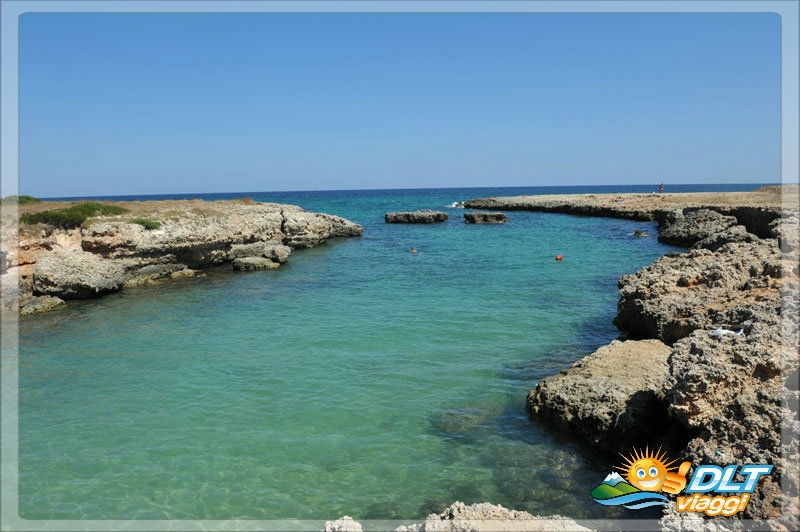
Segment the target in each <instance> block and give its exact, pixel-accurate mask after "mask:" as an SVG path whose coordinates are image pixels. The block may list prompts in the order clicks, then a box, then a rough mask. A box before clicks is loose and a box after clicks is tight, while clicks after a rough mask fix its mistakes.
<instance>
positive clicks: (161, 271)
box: [123, 264, 194, 288]
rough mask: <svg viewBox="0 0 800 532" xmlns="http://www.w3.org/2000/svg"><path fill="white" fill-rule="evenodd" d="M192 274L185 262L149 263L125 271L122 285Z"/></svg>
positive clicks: (192, 271)
mask: <svg viewBox="0 0 800 532" xmlns="http://www.w3.org/2000/svg"><path fill="white" fill-rule="evenodd" d="M192 275H194V270H191V269H189V268H187V267H186V265H185V264H150V265H148V266H143V267H141V268H136V269H133V270H131V271H129V272H127V273H126V274H125V280H124V282H123V286H124V287H125V288H130V287H133V286H139V285H146V284H152V283H155V282H158V281H161V280H163V279H177V278H178V277H190V276H192Z"/></svg>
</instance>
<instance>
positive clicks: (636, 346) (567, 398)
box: [525, 340, 670, 451]
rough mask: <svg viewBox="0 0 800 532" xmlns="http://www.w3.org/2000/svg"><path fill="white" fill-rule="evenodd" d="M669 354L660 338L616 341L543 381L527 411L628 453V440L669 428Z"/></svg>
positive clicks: (606, 446)
mask: <svg viewBox="0 0 800 532" xmlns="http://www.w3.org/2000/svg"><path fill="white" fill-rule="evenodd" d="M669 354H670V348H669V346H667V345H665V344H664V343H662V342H660V341H659V340H641V341H634V340H630V341H626V342H620V341H617V340H614V341H613V342H611V343H610V344H609V345H606V346H603V347H601V348H600V349H598V350H597V351H595V352H594V353H592V354H591V355H589V356H587V357H586V358H584V359H582V360H580V361H578V362H576V363H575V364H573V365H572V366H571V367H569V368H568V369H566V370H564V371H562V372H560V373H559V374H557V375H553V376H551V377H545V378H543V379H542V380H540V381H539V383H538V384H537V385H536V388H534V389H533V390H531V391H530V393H528V397H527V400H526V402H525V406H526V409H527V410H528V413H530V414H532V415H534V416H539V417H541V418H545V419H548V420H550V421H551V422H553V423H554V424H556V425H558V426H559V427H561V428H563V429H566V430H568V431H570V432H573V433H575V434H578V435H580V436H582V437H583V438H584V439H586V440H587V441H590V442H592V443H594V444H600V445H601V446H602V447H603V448H606V449H610V450H614V451H626V450H627V448H626V445H627V443H628V442H631V441H637V440H642V441H643V439H647V438H648V437H650V436H651V435H652V434H658V433H660V432H661V430H662V428H663V427H662V426H661V425H662V423H663V419H664V416H665V415H666V414H665V408H664V406H663V402H664V386H663V385H664V382H665V381H666V380H667V378H668V377H669V365H668V363H667V358H668V357H669ZM643 420H646V423H643V422H642V421H643ZM620 443H622V445H620Z"/></svg>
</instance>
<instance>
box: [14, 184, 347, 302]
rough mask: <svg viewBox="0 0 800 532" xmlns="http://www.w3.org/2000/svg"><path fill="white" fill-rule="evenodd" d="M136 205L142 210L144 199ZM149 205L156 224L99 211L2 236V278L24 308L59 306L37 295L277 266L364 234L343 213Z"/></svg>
mask: <svg viewBox="0 0 800 532" xmlns="http://www.w3.org/2000/svg"><path fill="white" fill-rule="evenodd" d="M133 205H134V207H135V208H139V209H141V206H140V204H139V203H138V202H136V203H135V204H133ZM145 205H146V207H147V208H148V212H152V214H151V216H152V217H153V218H154V220H155V221H157V222H158V224H157V225H156V226H157V228H155V229H146V228H145V227H143V226H142V225H140V224H138V223H132V218H133V216H134V215H133V214H131V215H130V216H128V217H125V216H99V217H95V218H91V219H89V220H88V221H87V223H85V224H84V227H82V228H79V229H72V230H69V231H64V230H59V229H55V230H53V229H50V230H41V231H40V230H39V229H36V228H34V229H35V230H31V228H27V229H26V230H27V232H24V231H21V232H20V238H19V240H18V241H14V240H13V239H8V240H7V241H6V240H4V244H5V243H6V242H11V243H12V244H14V245H11V246H7V247H6V248H5V251H6V254H5V259H6V270H7V272H6V273H5V274H3V282H4V284H8V283H6V280H7V279H11V278H12V277H13V278H14V279H16V280H18V281H16V280H15V282H18V283H19V287H20V288H19V299H18V303H21V304H22V313H23V314H24V313H29V312H34V311H39V310H45V309H49V308H52V307H53V303H54V301H53V300H37V299H36V298H35V296H45V295H46V296H53V297H58V298H61V299H78V298H87V297H97V296H101V295H103V294H107V293H109V292H113V291H116V290H119V289H120V288H122V287H123V286H124V287H131V286H136V285H142V284H149V283H153V282H158V281H160V280H164V279H172V278H177V277H184V276H187V275H193V274H194V270H195V269H197V268H203V267H208V266H217V265H221V264H227V263H231V264H232V266H231V267H232V268H234V269H235V270H237V271H249V270H256V269H272V268H274V267H277V266H279V265H280V264H283V263H285V262H287V261H288V259H289V256H290V254H291V252H292V249H299V248H308V247H313V246H317V245H319V244H322V243H323V242H326V241H327V240H329V239H331V238H336V237H351V236H359V235H361V234H362V232H363V228H362V227H361V226H360V225H357V224H354V223H352V222H350V221H348V220H345V219H344V218H340V217H338V216H332V215H328V214H320V213H311V212H305V211H303V209H301V208H300V207H296V206H293V205H279V204H273V203H253V202H250V203H249V204H242V203H236V202H202V201H199V200H198V201H164V202H147V203H146V204H145ZM4 231H5V228H4ZM4 303H5V301H4ZM15 305H16V306H19V305H18V304H17V303H14V304H12V305H11V307H9V308H15Z"/></svg>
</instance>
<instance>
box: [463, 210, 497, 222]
mask: <svg viewBox="0 0 800 532" xmlns="http://www.w3.org/2000/svg"><path fill="white" fill-rule="evenodd" d="M464 219H465V220H466V221H467V223H469V224H504V223H508V216H506V214H504V213H502V212H465V213H464Z"/></svg>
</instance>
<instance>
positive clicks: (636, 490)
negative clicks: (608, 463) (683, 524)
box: [592, 447, 772, 517]
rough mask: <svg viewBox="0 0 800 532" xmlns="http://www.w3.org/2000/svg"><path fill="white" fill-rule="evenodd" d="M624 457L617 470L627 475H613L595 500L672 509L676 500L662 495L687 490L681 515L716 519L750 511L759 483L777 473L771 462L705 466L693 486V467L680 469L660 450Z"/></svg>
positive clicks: (634, 507) (595, 493)
mask: <svg viewBox="0 0 800 532" xmlns="http://www.w3.org/2000/svg"><path fill="white" fill-rule="evenodd" d="M620 456H622V457H623V458H624V459H625V463H624V464H623V466H621V467H619V466H614V468H615V469H619V470H620V471H622V472H623V473H624V474H625V477H624V478H623V477H622V476H620V475H619V473H616V472H612V473H610V474H609V475H608V476H607V477H606V478H605V479H604V480H603V482H602V483H601V484H600V485H599V486H597V487H596V488H594V489H593V490H592V497H593V498H594V500H595V502H597V503H599V504H603V505H606V506H622V507H623V508H629V509H631V510H639V509H642V508H647V507H649V506H658V505H662V506H666V505H668V504H669V503H670V500H669V499H668V498H667V497H665V496H664V495H662V494H661V493H659V492H664V493H669V494H671V495H678V494H679V493H680V492H681V491H683V490H684V489H685V490H686V495H685V496H679V497H677V499H676V501H675V508H676V510H677V511H679V512H701V513H705V514H706V515H709V516H712V517H713V516H716V515H724V516H730V515H734V514H737V513H739V512H743V511H744V510H745V509H746V508H747V503H748V502H750V496H751V494H752V493H753V491H754V490H755V488H756V484H757V483H758V481H759V479H760V478H761V477H762V476H765V475H769V474H770V473H771V472H772V465H770V464H747V465H738V464H731V465H728V466H725V467H724V468H722V467H719V466H716V465H710V464H701V465H698V466H697V467H695V469H694V474H693V475H692V478H691V480H689V481H688V483H687V481H686V473H688V472H689V468H690V467H691V466H692V464H691V463H690V462H681V464H680V466H679V467H677V468H675V467H674V466H673V464H674V463H676V462H677V461H678V460H668V459H667V457H666V453H664V452H662V451H661V448H660V447H659V449H658V450H657V451H655V452H653V451H650V450H649V449H648V448H647V447H645V450H644V452H641V451H637V450H636V449H634V450H633V453H632V454H630V455H629V456H625V455H624V454H620ZM676 469H677V471H676ZM737 478H738V479H740V480H738V481H737V480H736V479H737ZM712 494H713V495H712Z"/></svg>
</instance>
